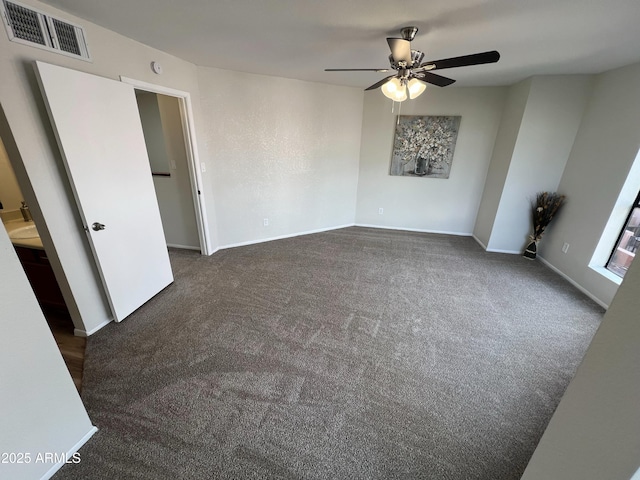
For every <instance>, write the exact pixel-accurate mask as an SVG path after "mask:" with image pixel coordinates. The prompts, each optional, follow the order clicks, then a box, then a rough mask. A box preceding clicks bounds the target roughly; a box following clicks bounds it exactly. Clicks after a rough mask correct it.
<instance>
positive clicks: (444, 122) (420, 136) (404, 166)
mask: <svg viewBox="0 0 640 480" xmlns="http://www.w3.org/2000/svg"><path fill="white" fill-rule="evenodd" d="M460 118H461V117H459V116H450V117H447V116H414V115H400V117H399V119H398V122H397V125H396V133H395V138H394V140H393V152H392V154H391V172H390V173H391V175H400V176H407V177H427V178H449V172H450V171H451V163H452V162H453V152H454V150H455V147H456V140H457V138H458V130H459V128H460Z"/></svg>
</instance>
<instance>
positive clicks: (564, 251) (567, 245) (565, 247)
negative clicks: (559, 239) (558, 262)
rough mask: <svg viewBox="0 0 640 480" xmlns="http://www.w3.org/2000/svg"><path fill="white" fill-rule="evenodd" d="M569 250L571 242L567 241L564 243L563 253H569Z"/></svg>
mask: <svg viewBox="0 0 640 480" xmlns="http://www.w3.org/2000/svg"><path fill="white" fill-rule="evenodd" d="M568 251H569V244H568V243H565V244H564V245H562V253H567V252H568Z"/></svg>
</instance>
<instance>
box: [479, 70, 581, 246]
mask: <svg viewBox="0 0 640 480" xmlns="http://www.w3.org/2000/svg"><path fill="white" fill-rule="evenodd" d="M529 85H530V88H529V93H528V97H527V103H526V106H525V108H524V111H523V115H522V119H521V121H520V127H519V129H518V135H517V138H516V142H515V145H514V148H513V153H512V156H511V161H510V162H509V165H508V167H509V170H508V173H507V177H506V179H505V183H504V188H503V191H502V195H501V198H500V204H499V206H498V210H497V213H496V217H495V221H494V224H493V230H492V232H491V238H490V240H489V243H488V244H487V246H488V248H489V250H494V251H503V252H512V253H521V252H522V251H523V249H524V247H525V245H526V243H527V241H528V237H529V235H530V234H531V231H532V226H531V215H530V208H531V200H532V199H533V198H535V195H536V193H537V192H544V191H549V192H553V191H556V189H557V187H558V183H559V182H560V178H561V176H562V172H563V171H564V168H565V165H566V163H567V159H568V158H569V153H570V152H571V147H572V146H573V142H574V140H575V137H576V133H577V132H578V128H579V126H580V121H581V119H582V114H583V112H584V109H585V105H586V103H587V99H588V95H589V92H590V89H591V79H590V77H588V76H585V75H563V76H545V77H533V79H531V81H530V82H529ZM557 222H558V220H556V221H555V222H554V223H557ZM551 228H553V227H551Z"/></svg>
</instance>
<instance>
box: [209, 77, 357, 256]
mask: <svg viewBox="0 0 640 480" xmlns="http://www.w3.org/2000/svg"><path fill="white" fill-rule="evenodd" d="M198 78H199V84H200V90H201V96H202V109H203V112H204V114H205V118H204V122H203V124H204V128H205V129H206V131H205V134H204V139H205V141H206V143H207V145H208V149H209V150H210V151H211V161H210V163H209V166H208V169H209V176H210V179H211V186H212V188H213V190H214V198H215V202H216V213H217V218H218V235H219V242H220V245H221V246H228V245H233V244H237V243H242V242H251V241H258V240H261V239H267V238H273V237H277V236H283V235H292V234H297V233H304V232H309V231H313V230H319V229H326V228H332V227H337V226H341V225H346V224H353V222H354V218H355V201H356V190H357V182H358V159H359V152H360V132H361V124H362V96H363V94H362V91H361V90H359V89H356V88H349V87H337V86H332V85H325V84H318V83H310V82H302V81H298V80H289V79H285V78H277V77H267V76H261V75H253V74H248V73H240V72H231V71H225V70H218V69H213V68H198ZM265 218H268V219H269V225H268V226H264V224H263V221H264V219H265Z"/></svg>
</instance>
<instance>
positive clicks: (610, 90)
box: [540, 64, 640, 304]
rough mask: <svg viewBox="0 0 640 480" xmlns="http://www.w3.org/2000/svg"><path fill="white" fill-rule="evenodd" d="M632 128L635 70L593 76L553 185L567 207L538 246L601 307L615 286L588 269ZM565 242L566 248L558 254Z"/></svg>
mask: <svg viewBox="0 0 640 480" xmlns="http://www.w3.org/2000/svg"><path fill="white" fill-rule="evenodd" d="M638 125H640V64H635V65H632V66H629V67H625V68H622V69H618V70H613V71H611V72H607V73H603V74H601V75H598V76H597V77H596V78H595V81H594V84H593V91H592V94H591V97H590V101H589V104H588V105H587V108H586V110H585V114H584V117H583V119H582V123H581V125H580V129H579V130H578V134H577V135H576V139H575V142H574V145H573V149H572V150H571V154H570V156H569V160H568V161H567V165H566V167H565V170H564V174H563V175H562V179H561V180H560V184H559V185H558V190H559V191H561V192H562V193H564V194H565V195H567V198H568V201H567V204H566V206H565V207H564V208H563V211H562V214H561V215H562V216H561V218H560V219H559V220H561V221H559V222H558V223H555V224H554V225H553V228H551V229H550V230H549V232H548V234H546V235H545V238H544V240H543V241H542V242H541V243H540V245H541V249H540V254H541V255H542V257H544V258H545V259H546V260H547V261H548V262H549V263H551V264H552V265H553V266H554V267H556V268H557V269H558V270H560V271H561V272H562V273H564V274H565V275H567V276H568V277H570V278H572V279H573V280H574V281H575V282H577V283H578V284H580V285H581V286H582V287H584V288H585V289H586V290H588V291H589V292H591V293H592V294H593V295H595V296H596V297H597V298H598V299H600V300H601V301H602V302H603V303H604V304H609V303H610V302H611V300H612V299H613V297H614V295H615V292H616V290H617V288H618V285H617V284H616V283H615V282H613V281H611V280H609V279H608V278H606V277H605V276H603V275H601V274H600V273H597V272H596V271H594V270H593V269H591V268H589V265H590V263H591V261H592V257H593V255H594V251H595V250H596V247H597V245H598V242H599V241H600V237H601V236H602V232H603V230H604V229H605V226H606V224H607V222H608V220H609V217H610V216H611V215H612V212H614V211H615V210H616V208H619V207H618V206H617V201H618V197H619V194H620V191H621V189H622V188H623V185H624V183H625V181H626V179H627V177H628V175H629V172H630V170H631V166H632V165H633V162H634V160H635V158H636V155H637V154H638V146H639V145H640V128H639V127H638ZM639 188H640V185H635V191H636V193H637V191H638V189H639ZM628 207H629V204H628V205H627V208H628ZM614 237H615V235H614ZM565 242H566V243H569V244H570V245H571V247H570V248H569V251H568V252H567V253H562V245H563V243H565ZM609 248H610V249H613V242H612V243H611V245H610V247H609ZM600 265H602V264H600Z"/></svg>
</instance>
